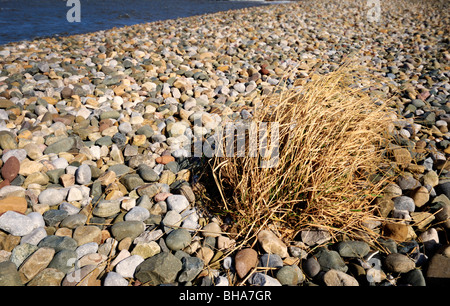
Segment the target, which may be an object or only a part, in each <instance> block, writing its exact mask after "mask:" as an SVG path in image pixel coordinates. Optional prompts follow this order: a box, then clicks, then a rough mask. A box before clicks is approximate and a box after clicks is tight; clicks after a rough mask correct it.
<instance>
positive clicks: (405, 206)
mask: <svg viewBox="0 0 450 306" xmlns="http://www.w3.org/2000/svg"><path fill="white" fill-rule="evenodd" d="M415 207H416V205H415V204H414V200H413V199H412V198H410V197H407V196H400V197H397V198H395V199H394V208H395V209H396V210H406V211H409V212H413V211H414V210H415Z"/></svg>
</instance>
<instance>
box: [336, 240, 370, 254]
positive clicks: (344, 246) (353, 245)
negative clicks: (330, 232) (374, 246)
mask: <svg viewBox="0 0 450 306" xmlns="http://www.w3.org/2000/svg"><path fill="white" fill-rule="evenodd" d="M337 251H338V252H339V255H341V256H342V257H358V258H362V257H364V256H366V255H367V254H368V253H369V251H370V247H369V245H368V244H367V243H366V242H364V241H342V242H339V243H338V244H337Z"/></svg>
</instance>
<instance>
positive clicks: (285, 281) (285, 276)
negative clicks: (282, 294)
mask: <svg viewBox="0 0 450 306" xmlns="http://www.w3.org/2000/svg"><path fill="white" fill-rule="evenodd" d="M300 273H301V272H300ZM276 278H277V280H278V281H279V282H280V284H281V285H287V286H295V285H297V284H298V283H299V273H298V270H297V269H296V268H295V266H283V267H282V268H280V269H279V270H278V272H277V276H276Z"/></svg>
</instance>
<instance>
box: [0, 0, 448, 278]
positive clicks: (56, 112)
mask: <svg viewBox="0 0 450 306" xmlns="http://www.w3.org/2000/svg"><path fill="white" fill-rule="evenodd" d="M380 9H381V15H380V16H379V19H378V20H373V19H371V18H368V10H369V8H368V7H367V1H338V0H330V1H325V0H316V1H310V0H305V1H294V2H292V3H283V4H273V5H267V6H260V7H253V8H245V9H240V10H231V11H226V12H219V13H214V14H207V15H199V16H193V17H187V18H179V19H174V20H165V21H157V22H151V23H145V24H139V25H133V26H127V27H122V28H113V29H110V30H105V31H99V32H94V33H88V34H81V35H74V36H67V37H56V38H44V39H36V40H32V41H20V42H15V43H10V44H5V45H0V149H1V150H0V157H1V160H0V169H1V182H0V285H2V286H23V285H25V286H75V285H77V286H130V285H132V286H145V285H151V286H158V285H176V286H192V285H196V286H234V285H251V286H282V285H287V286H315V285H318V286H448V285H449V283H450V241H449V234H450V230H449V229H450V163H449V162H448V159H449V156H450V132H449V129H448V125H449V124H450V53H449V52H450V49H449V43H450V41H449V37H450V36H449V34H450V33H449V31H450V3H449V2H448V1H438V0H433V1H401V0H399V1H396V0H389V1H380ZM348 58H356V59H357V60H358V62H359V63H360V65H361V67H367V69H368V70H370V71H372V72H371V73H373V75H374V78H377V79H379V78H383V79H384V80H385V82H386V85H385V86H382V87H381V89H379V88H376V89H375V88H374V89H373V91H372V92H370V94H371V95H373V96H374V97H377V98H378V99H379V100H387V99H388V98H392V95H393V93H394V92H393V89H392V88H395V93H396V95H395V96H394V98H393V105H395V107H394V108H393V112H392V113H391V116H392V117H393V118H392V119H393V125H392V129H391V130H390V131H389V132H390V133H391V134H392V136H393V137H394V138H395V140H396V143H395V144H392V146H391V149H392V151H393V152H394V154H393V156H392V162H393V163H395V164H397V165H398V166H399V167H401V169H403V171H402V174H401V175H400V176H399V177H398V179H396V181H395V183H391V184H390V185H389V186H388V187H387V188H386V189H385V194H384V195H383V196H382V197H380V198H378V199H377V202H376V205H378V206H379V213H380V216H381V217H385V218H393V219H396V220H401V221H400V222H383V223H379V224H375V225H374V226H373V228H371V230H374V231H378V232H380V233H381V234H382V236H381V238H380V239H379V241H378V246H377V247H375V246H374V245H372V244H370V243H368V242H367V241H356V240H343V241H334V242H333V243H331V242H332V236H331V235H330V234H329V233H328V232H327V231H326V230H319V229H317V228H311V229H310V230H305V231H302V232H301V233H299V235H297V236H296V239H294V240H293V241H283V240H282V239H280V237H279V236H278V235H277V232H276V231H274V230H271V229H263V230H261V231H260V232H259V234H258V236H257V243H256V244H254V245H243V246H242V245H241V246H240V247H239V248H237V247H236V246H239V241H236V240H234V238H233V235H231V234H229V233H227V226H226V224H225V223H224V222H223V220H222V219H221V218H220V216H214V215H213V214H211V213H209V212H208V211H206V210H205V209H203V207H202V206H201V205H198V201H199V199H198V197H197V196H196V192H195V191H196V190H195V189H196V188H195V183H196V179H197V175H198V173H196V172H195V171H194V170H193V169H195V167H194V166H195V165H196V162H197V159H196V158H194V157H193V156H192V152H190V144H191V139H192V137H193V135H194V134H196V133H200V134H202V135H204V136H205V135H206V136H207V135H208V133H209V132H210V131H211V130H213V129H214V128H215V127H217V126H218V125H219V124H221V123H222V122H226V121H228V120H236V119H248V118H251V116H252V108H251V107H252V106H254V104H255V103H256V102H255V101H258V100H260V99H263V98H264V97H265V96H267V95H269V94H271V93H273V92H274V91H276V90H277V89H279V88H280V86H284V87H286V88H288V89H292V88H295V87H299V88H300V87H302V86H303V85H305V84H306V83H307V82H309V81H310V80H313V79H315V78H317V77H319V76H320V75H325V74H327V73H330V72H333V71H335V70H337V69H338V68H339V67H340V66H341V65H342V64H343V63H344V62H345V60H346V59H348ZM199 117H201V123H202V125H201V126H196V125H194V121H195V119H196V118H199ZM206 136H205V137H206ZM380 245H381V246H382V248H380V247H379V246H380Z"/></svg>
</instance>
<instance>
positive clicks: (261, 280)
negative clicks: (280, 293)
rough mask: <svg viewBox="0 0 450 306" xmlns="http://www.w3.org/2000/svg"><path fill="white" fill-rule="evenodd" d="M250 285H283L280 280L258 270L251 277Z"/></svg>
mask: <svg viewBox="0 0 450 306" xmlns="http://www.w3.org/2000/svg"><path fill="white" fill-rule="evenodd" d="M248 281H249V283H250V285H253V286H281V284H280V282H279V281H278V280H277V279H276V278H273V277H271V276H269V275H267V274H264V273H261V272H256V273H254V274H252V276H250V278H249V280H248Z"/></svg>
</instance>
